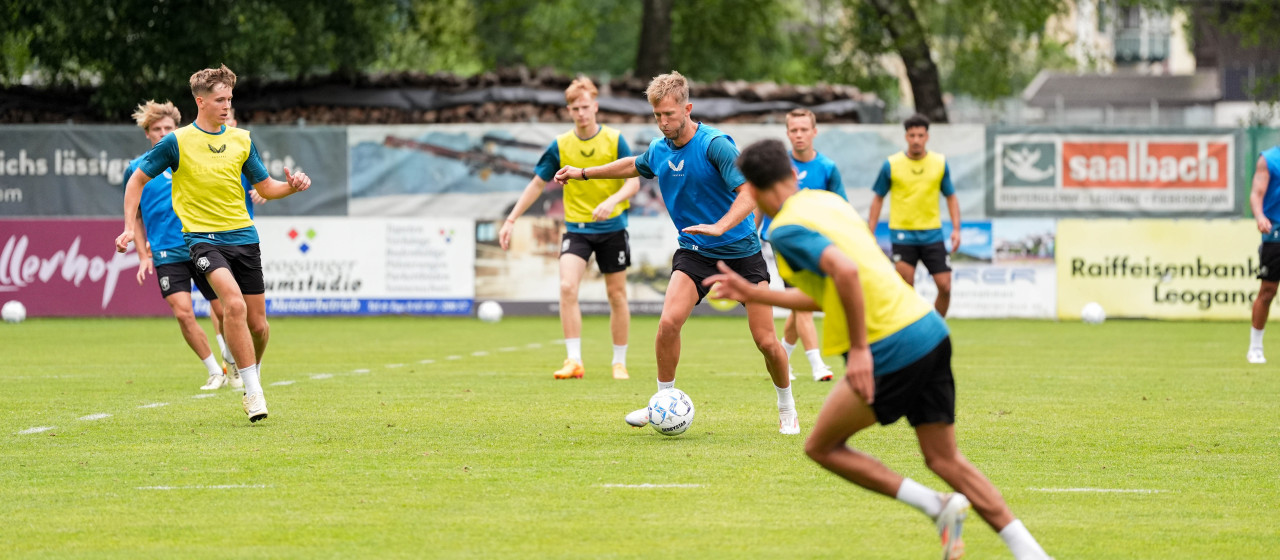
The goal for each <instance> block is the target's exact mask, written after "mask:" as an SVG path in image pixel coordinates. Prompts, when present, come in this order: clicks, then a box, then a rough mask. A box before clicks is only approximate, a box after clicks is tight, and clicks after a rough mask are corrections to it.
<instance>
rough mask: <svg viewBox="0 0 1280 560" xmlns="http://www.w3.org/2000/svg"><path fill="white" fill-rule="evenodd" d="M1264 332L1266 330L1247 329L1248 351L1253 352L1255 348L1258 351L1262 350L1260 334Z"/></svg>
mask: <svg viewBox="0 0 1280 560" xmlns="http://www.w3.org/2000/svg"><path fill="white" fill-rule="evenodd" d="M1266 330H1267V329H1255V328H1253V327H1249V349H1250V350H1253V349H1254V348H1257V349H1258V350H1261V349H1262V333H1264V332H1266Z"/></svg>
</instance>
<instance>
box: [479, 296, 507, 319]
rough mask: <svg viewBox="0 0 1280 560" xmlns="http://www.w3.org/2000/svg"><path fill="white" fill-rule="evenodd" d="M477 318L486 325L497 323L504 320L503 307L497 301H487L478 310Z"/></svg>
mask: <svg viewBox="0 0 1280 560" xmlns="http://www.w3.org/2000/svg"><path fill="white" fill-rule="evenodd" d="M476 317H479V318H480V320H481V321H484V322H486V323H497V322H498V321H501V320H502V306H501V305H498V302H496V301H486V302H484V303H481V304H480V307H478V308H476Z"/></svg>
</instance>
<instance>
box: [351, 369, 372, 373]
mask: <svg viewBox="0 0 1280 560" xmlns="http://www.w3.org/2000/svg"><path fill="white" fill-rule="evenodd" d="M351 373H369V370H367V369H357V370H353V371H352V372H351Z"/></svg>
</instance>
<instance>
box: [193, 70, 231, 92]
mask: <svg viewBox="0 0 1280 560" xmlns="http://www.w3.org/2000/svg"><path fill="white" fill-rule="evenodd" d="M218 84H222V85H225V86H227V87H228V88H234V87H236V73H235V72H232V71H231V69H230V68H227V65H226V64H223V65H221V66H220V67H218V68H205V69H204V70H201V71H199V72H196V73H195V74H192V75H191V95H194V96H196V97H204V96H205V95H208V94H209V93H210V92H212V91H213V88H214V87H215V86H217V85H218Z"/></svg>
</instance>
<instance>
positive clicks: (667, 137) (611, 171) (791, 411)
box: [555, 72, 800, 434]
mask: <svg viewBox="0 0 1280 560" xmlns="http://www.w3.org/2000/svg"><path fill="white" fill-rule="evenodd" d="M645 94H646V95H647V96H648V98H649V104H650V105H652V106H653V116H654V117H655V118H656V119H657V121H658V128H659V129H660V130H661V131H662V136H663V137H662V138H658V139H656V140H654V141H653V142H652V143H650V144H649V149H648V151H646V152H645V153H644V154H642V155H640V156H637V157H629V158H623V159H620V160H618V161H615V162H613V163H609V164H605V165H602V166H598V167H588V168H585V169H581V168H577V167H572V166H566V167H564V168H562V169H560V171H558V172H556V177H555V179H556V181H557V182H561V183H563V182H565V181H568V180H571V179H586V178H588V177H590V178H593V179H595V178H614V179H618V178H627V177H635V176H636V175H644V176H645V177H647V178H654V177H657V179H658V189H659V190H660V191H661V193H662V201H663V203H664V204H666V206H667V211H668V213H670V215H671V221H672V222H673V223H674V224H675V226H676V229H677V230H679V232H680V236H679V243H680V248H679V249H677V250H676V252H675V255H674V256H673V257H672V259H671V269H672V271H671V281H670V283H669V284H668V285H667V293H666V296H665V298H664V300H663V303H662V318H661V319H660V320H659V322H658V336H657V341H656V346H657V361H658V389H659V390H661V389H665V388H667V387H673V386H675V380H676V365H677V363H678V362H679V361H680V329H681V328H682V327H683V326H684V323H685V321H686V320H688V319H689V315H690V314H691V313H692V312H693V307H694V306H695V305H697V304H698V302H701V301H702V299H703V298H704V297H706V295H707V292H708V291H710V289H709V288H707V287H706V286H703V284H702V280H703V279H704V278H707V277H708V276H711V275H713V274H715V273H716V268H715V266H716V262H717V261H721V260H723V261H725V262H727V263H729V264H728V266H729V267H731V268H732V269H734V270H737V271H738V272H739V273H740V274H742V275H743V276H745V277H746V278H747V279H748V280H750V281H751V282H755V283H758V284H760V285H761V286H768V284H769V269H768V267H767V266H766V265H765V262H764V257H763V256H762V255H761V254H760V237H759V236H758V235H756V231H755V228H754V227H753V226H754V219H753V218H752V216H751V210H752V209H754V208H755V201H754V200H752V199H751V196H750V194H748V193H747V192H746V191H745V190H743V189H742V188H741V186H742V184H743V183H744V182H745V181H744V180H743V178H742V173H740V172H739V171H738V168H737V166H736V165H734V160H735V158H737V157H738V148H737V146H735V145H734V143H733V140H732V139H731V138H729V137H728V136H726V135H725V134H724V133H723V132H720V131H719V130H716V129H714V128H711V127H710V126H707V125H705V124H702V123H700V122H694V121H693V120H692V119H690V118H689V115H690V113H691V112H692V110H693V104H692V103H689V84H688V82H687V81H686V80H685V78H684V76H682V75H680V73H679V72H672V73H670V74H663V75H660V76H658V77H656V78H654V79H653V81H651V82H649V88H648V89H647V90H646V92H645ZM746 307H747V324H748V325H749V327H750V329H751V337H752V339H754V340H755V344H756V348H758V349H759V350H760V353H761V354H763V355H764V363H765V367H766V368H768V370H769V376H770V377H771V378H772V379H773V385H774V388H775V390H776V392H777V396H778V401H777V402H778V423H779V431H780V432H781V433H783V434H798V433H800V421H799V418H798V416H797V414H796V407H795V400H794V398H793V397H792V395H791V380H790V379H788V375H787V369H788V366H787V356H786V354H784V353H783V352H782V345H780V344H779V343H778V339H777V338H776V336H775V333H774V328H773V309H772V308H770V307H769V306H767V305H758V304H747V306H746ZM626 422H627V423H628V424H630V425H632V426H644V425H646V424H648V411H647V409H644V408H641V409H639V410H636V411H633V412H631V413H630V414H627V416H626Z"/></svg>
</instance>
